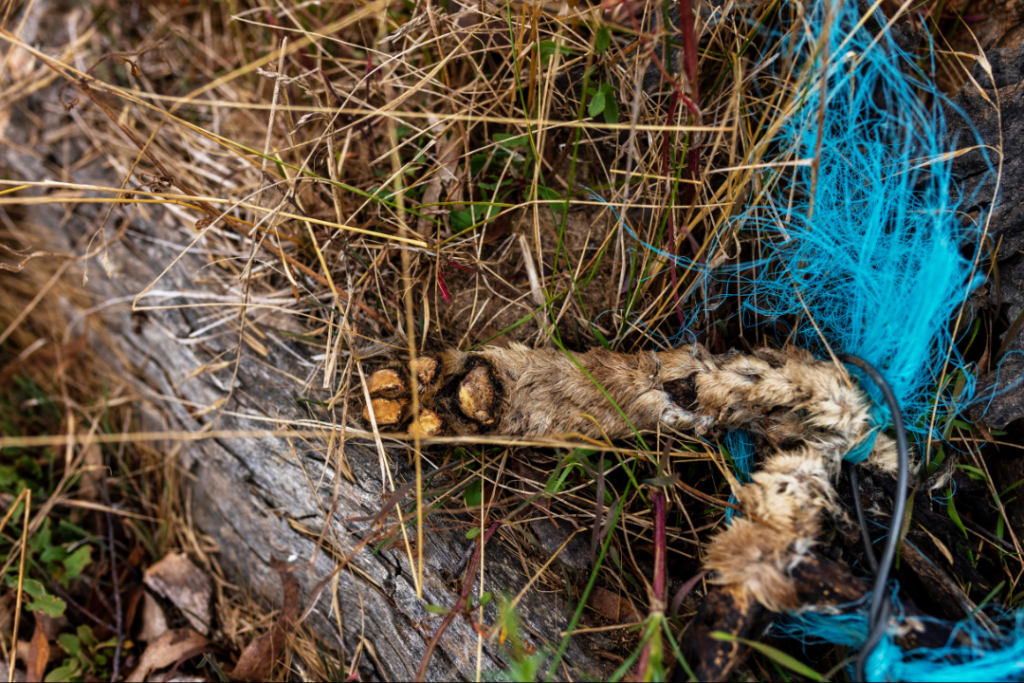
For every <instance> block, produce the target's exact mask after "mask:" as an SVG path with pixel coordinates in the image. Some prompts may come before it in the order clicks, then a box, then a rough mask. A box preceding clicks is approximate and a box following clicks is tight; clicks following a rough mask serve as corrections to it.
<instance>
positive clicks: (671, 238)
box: [661, 86, 699, 327]
mask: <svg viewBox="0 0 1024 683" xmlns="http://www.w3.org/2000/svg"><path fill="white" fill-rule="evenodd" d="M678 103H679V87H678V86H676V87H675V88H673V89H672V99H670V100H669V102H668V117H667V119H668V120H667V121H666V122H665V125H666V129H665V132H664V133H663V134H662V144H661V160H662V168H663V169H664V172H665V194H666V196H667V198H668V200H669V206H668V221H667V230H668V235H667V237H668V253H669V257H670V258H669V264H668V272H669V276H670V277H671V278H672V302H673V303H674V304H675V307H676V316H677V317H678V318H679V326H680V327H686V320H685V319H684V318H683V309H682V307H681V306H680V305H679V281H678V278H677V277H676V228H675V221H674V218H673V211H672V167H671V165H670V164H669V158H668V148H669V145H670V144H672V135H671V133H670V132H669V131H668V128H667V127H668V126H670V125H672V119H673V117H675V114H676V105H677V104H678ZM686 234H687V236H689V238H690V241H691V246H693V249H694V253H697V250H698V249H699V247H698V246H697V240H695V239H694V238H693V235H691V234H690V232H689V230H687V232H686Z"/></svg>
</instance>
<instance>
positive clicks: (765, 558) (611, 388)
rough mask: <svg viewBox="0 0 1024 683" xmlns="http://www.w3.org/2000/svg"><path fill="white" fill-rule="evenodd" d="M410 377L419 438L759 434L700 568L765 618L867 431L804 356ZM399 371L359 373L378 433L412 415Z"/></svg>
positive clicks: (538, 358)
mask: <svg viewBox="0 0 1024 683" xmlns="http://www.w3.org/2000/svg"><path fill="white" fill-rule="evenodd" d="M425 367H429V372H425V371H424V368H425ZM438 369H439V371H437V370H438ZM416 373H417V379H418V386H419V391H420V405H421V406H422V410H423V411H425V415H426V416H427V417H428V418H429V421H426V420H424V419H421V420H420V421H419V422H417V423H415V424H412V425H410V427H409V431H410V432H414V433H417V434H419V435H420V436H432V435H437V434H442V433H446V432H448V433H458V434H477V433H496V434H503V435H507V436H523V437H535V436H545V435H551V434H556V433H563V434H564V433H572V432H577V433H581V434H585V435H587V436H591V437H601V436H602V435H606V436H608V437H611V438H622V437H627V436H629V435H631V434H632V433H633V432H634V430H636V431H651V430H654V429H656V428H658V427H659V426H661V427H663V428H665V427H667V428H670V429H676V430H693V431H695V432H697V433H698V434H708V433H724V432H725V431H726V430H732V429H745V430H748V431H750V432H752V433H754V434H756V435H758V436H759V437H761V439H762V443H763V447H764V448H765V449H766V450H767V451H768V452H767V453H766V457H765V459H764V463H763V465H762V467H761V469H760V470H759V471H758V472H756V473H755V474H754V475H753V477H752V481H751V482H750V483H749V484H747V485H745V486H738V485H734V491H735V494H736V497H737V499H738V500H739V502H740V505H741V507H742V509H743V511H744V516H743V517H738V518H735V519H734V520H733V523H732V524H731V525H730V526H729V527H728V528H727V529H726V530H725V531H723V532H722V533H720V534H719V535H718V536H717V537H716V538H715V539H714V541H713V542H712V544H711V547H710V548H709V550H708V554H707V562H706V565H707V567H708V568H709V569H711V570H713V572H714V574H713V575H712V580H713V581H714V582H715V583H719V584H724V585H730V586H736V587H737V588H738V589H740V590H742V591H744V592H745V594H747V595H748V596H750V598H751V599H754V600H756V601H757V602H759V603H761V604H762V605H764V606H765V607H766V608H768V609H770V610H773V611H778V610H782V609H792V608H794V607H796V606H797V604H796V591H795V590H794V588H793V584H792V581H791V579H790V572H791V571H792V569H793V568H794V567H795V566H796V564H797V563H799V562H800V561H801V560H802V559H803V558H804V557H806V556H807V555H808V553H809V552H810V551H811V549H812V548H813V546H814V544H815V542H816V539H817V538H818V537H819V536H820V535H821V532H822V528H821V524H822V519H823V515H822V513H823V512H828V513H831V514H833V515H835V514H841V511H840V510H839V509H838V506H837V502H836V496H835V490H834V487H833V485H832V481H833V480H834V478H835V476H836V475H837V474H838V471H839V465H840V463H841V461H842V457H843V455H845V454H846V453H848V452H849V451H850V450H851V449H852V448H854V447H855V446H856V445H857V444H859V443H860V442H861V441H862V440H863V439H865V438H867V437H868V435H869V432H870V431H871V430H872V429H873V427H872V425H871V424H870V419H869V411H870V408H871V402H870V399H869V398H868V397H867V395H866V394H865V393H864V392H863V391H861V390H860V388H859V387H857V385H856V384H855V383H854V382H853V381H852V380H851V378H850V376H849V375H848V374H847V372H846V370H845V369H844V368H843V367H842V366H839V365H837V364H835V363H830V362H825V361H820V360H818V359H816V358H814V357H813V356H812V355H811V354H809V353H808V352H806V351H803V350H801V349H785V350H782V351H775V350H771V349H763V350H759V351H757V352H755V353H754V354H742V353H735V352H733V353H728V354H724V355H721V356H715V355H712V354H710V353H708V352H707V351H706V350H705V349H704V348H703V347H702V346H699V345H695V346H682V347H679V348H677V349H673V350H671V351H649V352H639V353H633V354H623V353H615V352H612V351H608V350H605V349H593V350H591V351H588V352H586V353H582V354H569V353H565V352H562V351H559V350H556V349H530V348H527V347H525V346H522V345H520V344H512V345H511V346H509V347H508V348H501V347H485V348H482V349H479V350H477V351H474V352H473V353H466V352H463V351H458V350H449V351H445V352H443V353H441V354H438V355H428V356H425V357H424V358H423V359H418V360H417V367H416ZM409 374H410V373H409V370H408V369H407V368H403V367H401V366H392V367H389V368H384V369H382V370H379V371H378V372H377V373H375V374H374V375H372V376H371V377H370V380H369V383H368V384H369V390H370V393H371V396H373V402H374V412H375V415H376V414H383V415H386V416H387V418H386V425H387V426H400V425H401V424H403V423H407V422H408V421H409V420H411V419H412V416H411V415H409V414H408V410H407V409H408V406H409V405H410V404H411V401H410V396H409V391H410V389H409V385H410V384H411V382H409V381H408V378H409ZM396 378H398V380H396ZM396 381H397V384H399V385H401V386H400V387H397V388H396V386H397V385H396ZM364 416H365V417H367V418H368V416H369V413H364ZM380 422H381V421H380V420H379V419H378V423H380ZM866 465H867V466H869V467H873V468H877V469H880V470H883V471H887V472H894V471H895V467H896V450H895V446H894V444H893V442H892V441H891V440H890V439H888V438H887V437H885V436H884V435H877V436H876V440H875V445H874V448H873V450H872V452H871V454H870V456H869V458H868V460H867V461H866Z"/></svg>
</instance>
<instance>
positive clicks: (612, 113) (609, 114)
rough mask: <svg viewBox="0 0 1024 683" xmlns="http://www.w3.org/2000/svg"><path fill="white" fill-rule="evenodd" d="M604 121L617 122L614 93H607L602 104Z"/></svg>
mask: <svg viewBox="0 0 1024 683" xmlns="http://www.w3.org/2000/svg"><path fill="white" fill-rule="evenodd" d="M604 122H605V123H618V122H619V103H618V102H616V101H615V95H609V96H608V99H607V101H606V102H605V105H604Z"/></svg>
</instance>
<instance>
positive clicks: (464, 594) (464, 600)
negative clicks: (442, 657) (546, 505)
mask: <svg viewBox="0 0 1024 683" xmlns="http://www.w3.org/2000/svg"><path fill="white" fill-rule="evenodd" d="M519 509H521V508H519ZM514 512H515V511H513V514H514ZM507 519H508V515H506V516H505V517H502V518H501V519H499V520H498V521H496V522H494V523H493V524H491V526H490V528H489V529H487V532H486V533H485V534H484V536H483V538H482V539H481V540H480V543H478V544H477V546H476V549H475V550H474V551H473V559H471V560H470V561H469V567H467V568H466V580H465V581H463V582H462V590H461V591H460V592H459V599H458V600H457V601H456V602H455V606H454V607H452V609H451V611H449V612H448V614H446V615H444V619H443V620H442V621H441V625H440V626H438V627H437V630H436V631H434V635H433V636H431V637H430V642H429V643H427V651H426V652H424V653H423V659H421V660H420V665H419V668H417V669H416V680H417V681H422V680H424V678H425V677H426V675H427V666H428V665H429V664H430V658H431V656H432V655H433V654H434V648H435V647H437V643H438V641H440V640H441V636H442V635H443V634H444V632H445V631H446V630H447V629H448V626H449V625H450V624H451V623H452V621H453V620H454V619H455V615H457V614H460V613H461V612H462V610H464V609H465V608H466V605H467V604H468V602H469V595H470V593H472V592H473V584H475V583H476V581H475V580H474V575H475V574H476V568H477V565H478V564H479V563H480V553H481V551H482V550H483V547H484V545H486V543H487V541H489V540H491V536H493V535H494V532H495V531H497V530H498V527H500V526H501V525H502V523H503V522H505V521H506V520H507Z"/></svg>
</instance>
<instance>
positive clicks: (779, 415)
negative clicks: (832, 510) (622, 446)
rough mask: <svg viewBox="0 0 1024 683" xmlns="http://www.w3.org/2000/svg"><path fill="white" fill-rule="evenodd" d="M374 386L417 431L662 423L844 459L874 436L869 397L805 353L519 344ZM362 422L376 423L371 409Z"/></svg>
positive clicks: (391, 423) (397, 373) (447, 356)
mask: <svg viewBox="0 0 1024 683" xmlns="http://www.w3.org/2000/svg"><path fill="white" fill-rule="evenodd" d="M412 372H415V373H416V378H417V385H418V390H419V393H420V405H421V406H422V410H421V414H420V419H419V421H418V422H417V424H410V421H411V418H412V416H411V415H410V410H409V406H410V404H411V385H412V381H411V373H412ZM368 384H369V386H368V389H369V392H370V396H371V399H372V401H371V404H372V409H373V415H374V418H375V419H376V421H377V424H378V425H380V426H381V427H385V428H390V429H400V428H402V427H403V426H408V427H409V429H410V431H411V432H416V433H419V434H420V435H421V436H437V435H441V434H446V433H455V434H486V433H496V434H503V435H508V436H524V437H536V436H545V435H549V434H551V433H568V432H578V433H581V434H585V435H587V436H590V437H600V436H601V435H602V433H604V434H607V435H608V436H609V437H611V438H622V437H625V436H628V435H630V434H632V433H633V432H634V429H635V430H638V431H648V430H654V429H656V428H657V427H658V425H659V423H660V424H661V425H662V426H665V427H669V428H672V429H682V430H691V429H692V430H694V431H696V432H697V433H699V434H706V433H709V432H711V431H719V432H720V431H724V430H729V429H749V430H751V431H753V432H754V433H756V434H759V435H760V436H762V437H764V438H765V439H766V440H767V441H768V443H769V444H771V445H772V446H773V447H774V448H776V449H779V450H784V451H787V450H792V449H794V448H797V447H799V446H801V445H804V444H806V445H811V446H814V447H815V448H818V449H820V450H823V451H825V452H826V453H828V454H829V455H830V456H832V455H833V454H834V455H835V456H837V457H838V456H841V455H842V454H844V453H846V452H847V451H848V450H849V449H850V448H852V447H853V446H854V445H855V444H857V443H858V442H859V441H860V440H861V439H863V438H864V437H865V435H866V434H867V432H868V431H869V429H870V425H869V424H868V409H869V408H870V405H871V403H870V400H869V399H868V397H867V396H866V395H865V394H864V393H863V392H862V391H860V389H859V388H857V387H856V386H855V385H854V384H853V383H852V382H851V380H850V379H849V376H848V375H847V373H846V371H845V370H844V369H843V368H840V367H836V366H835V365H834V364H832V363H827V362H823V361H819V360H817V359H815V358H814V357H813V356H811V355H810V354H809V353H807V352H805V351H802V350H800V349H787V350H785V351H773V350H769V349H763V350H760V351H757V352H756V353H754V354H751V355H747V354H741V353H729V354H724V355H721V356H714V355H711V354H709V353H708V352H707V351H706V350H705V349H704V348H703V347H701V346H699V345H697V346H682V347H679V348H677V349H673V350H671V351H660V352H639V353H633V354H622V353H614V352H611V351H606V350H604V349H593V350H591V351H588V352H586V353H582V354H566V353H563V352H561V351H558V350H555V349H529V348H527V347H525V346H522V345H518V344H513V345H512V346H511V347H509V348H500V347H485V348H482V349H480V350H478V351H475V352H473V353H465V352H462V351H458V350H450V351H445V352H443V353H440V354H436V355H424V356H420V357H419V358H417V359H416V361H415V367H413V368H407V367H405V366H404V365H392V366H390V367H386V368H383V369H381V370H378V371H377V372H375V373H373V374H372V375H371V376H370V378H369V382H368ZM587 416H589V417H592V418H593V419H589V418H588V417H587ZM363 418H364V420H366V421H369V419H370V411H369V410H368V409H366V410H364V411H363ZM595 423H596V424H595ZM597 425H600V427H598V426H597ZM830 459H832V458H830Z"/></svg>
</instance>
